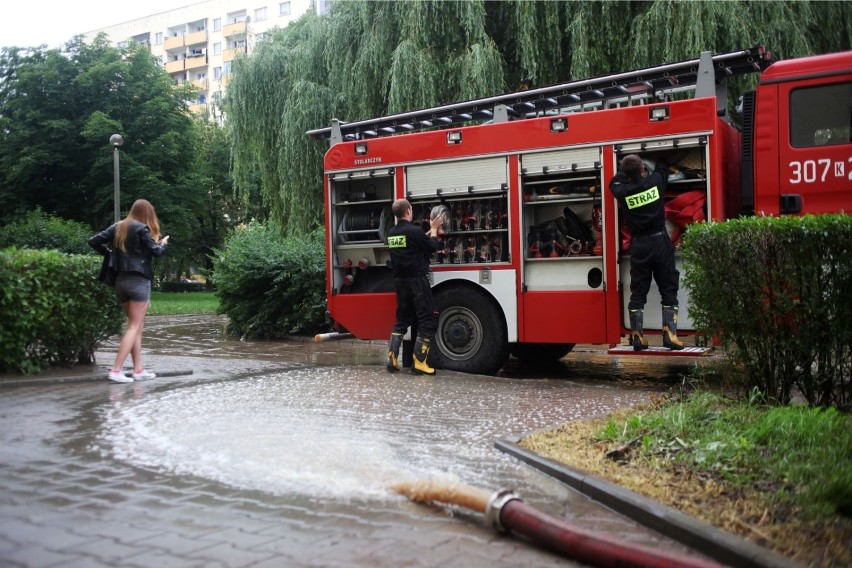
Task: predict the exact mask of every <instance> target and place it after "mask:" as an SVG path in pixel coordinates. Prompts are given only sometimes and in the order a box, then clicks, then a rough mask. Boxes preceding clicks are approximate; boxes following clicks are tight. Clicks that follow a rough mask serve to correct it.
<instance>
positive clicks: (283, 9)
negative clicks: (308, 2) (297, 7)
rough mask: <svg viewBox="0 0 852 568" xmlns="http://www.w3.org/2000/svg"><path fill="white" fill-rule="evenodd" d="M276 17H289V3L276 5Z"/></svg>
mask: <svg viewBox="0 0 852 568" xmlns="http://www.w3.org/2000/svg"><path fill="white" fill-rule="evenodd" d="M278 15H279V16H289V15H290V3H289V2H281V3H280V4H278Z"/></svg>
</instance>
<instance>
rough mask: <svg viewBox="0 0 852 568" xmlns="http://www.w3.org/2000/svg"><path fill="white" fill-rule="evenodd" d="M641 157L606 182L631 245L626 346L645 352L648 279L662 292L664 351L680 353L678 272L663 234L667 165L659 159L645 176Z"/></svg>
mask: <svg viewBox="0 0 852 568" xmlns="http://www.w3.org/2000/svg"><path fill="white" fill-rule="evenodd" d="M644 169H645V168H644V166H643V165H642V159H641V158H640V157H639V156H637V155H635V154H630V155H629V156H625V157H624V158H623V159H622V160H621V169H620V171H619V172H618V173H617V174H615V176H614V177H613V178H612V181H610V183H609V190H610V191H611V192H612V195H613V196H614V197H615V198H616V199H617V200H618V203H619V206H620V208H621V212H622V215H624V217H625V218H626V220H627V228H628V229H630V235H631V237H632V239H631V241H630V302H629V303H628V304H627V309H628V311H629V312H630V343H631V344H632V345H633V349H634V350H635V351H640V350H642V349H647V348H648V340H647V339H645V336H644V335H643V330H642V325H643V319H644V317H643V316H644V309H645V302H646V301H647V299H648V290H650V288H651V276H653V277H654V280H655V281H656V282H657V287H658V288H659V289H660V296H661V299H662V308H663V347H668V348H669V349H676V350H678V349H683V342H681V341H680V340H679V339H678V338H677V306H678V302H677V290H678V279H679V278H680V273H678V271H677V269H676V268H675V257H674V245H673V244H672V241H671V239H670V238H669V235H668V233H667V232H666V215H665V203H664V201H663V197H664V196H665V191H666V185H667V184H668V177H669V166H668V163H666V161H665V160H664V159H659V160H657V165H656V166H655V167H654V171H653V172H652V173H651V174H650V175H648V176H647V177H644V176H643V175H642V173H643V171H644Z"/></svg>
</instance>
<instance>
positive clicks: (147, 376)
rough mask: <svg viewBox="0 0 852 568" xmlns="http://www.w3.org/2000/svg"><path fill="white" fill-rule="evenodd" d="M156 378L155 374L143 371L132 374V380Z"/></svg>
mask: <svg viewBox="0 0 852 568" xmlns="http://www.w3.org/2000/svg"><path fill="white" fill-rule="evenodd" d="M156 376H157V374H156V373H152V372H151V371H146V370H145V369H142V370H141V371H139V372H138V373H133V380H135V381H144V380H146V379H153V378H154V377H156Z"/></svg>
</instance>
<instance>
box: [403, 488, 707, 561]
mask: <svg viewBox="0 0 852 568" xmlns="http://www.w3.org/2000/svg"><path fill="white" fill-rule="evenodd" d="M393 489H395V490H396V491H397V492H398V493H400V494H402V495H405V496H406V497H408V498H409V499H411V500H412V501H414V502H417V503H435V502H437V503H449V504H454V505H459V506H462V507H466V508H468V509H473V510H474V511H478V512H480V513H483V514H484V515H485V521H486V523H487V524H488V525H490V526H491V527H492V528H494V529H495V530H496V531H498V532H513V533H517V534H522V535H524V536H526V537H527V538H529V539H530V540H532V541H533V542H535V543H537V544H540V545H542V546H544V547H546V548H548V549H550V550H552V551H554V552H557V553H559V554H561V555H563V556H566V557H568V558H574V559H577V560H580V561H582V562H585V563H586V564H590V565H592V566H603V567H623V566H636V567H640V566H641V567H648V568H672V567H675V566H678V567H684V568H721V565H719V564H716V563H714V562H711V561H707V560H701V559H698V558H694V557H690V556H683V555H677V554H673V553H670V552H666V551H663V550H658V549H655V548H650V547H646V546H641V545H637V544H629V543H624V542H620V541H617V540H615V539H613V538H611V537H608V536H605V535H602V534H597V533H594V532H591V531H588V530H585V529H582V528H580V527H577V526H575V525H572V524H570V523H568V522H565V521H563V520H562V519H558V518H556V517H552V516H550V515H547V514H545V513H543V512H541V511H539V510H537V509H535V508H533V507H531V506H530V505H527V504H526V503H524V502H523V500H522V499H521V498H520V497H519V496H518V495H517V494H515V493H514V492H512V491H510V490H505V489H504V490H499V491H496V492H494V493H488V492H487V491H486V490H484V489H479V488H476V487H469V486H465V485H458V484H452V485H448V484H442V483H438V482H435V481H420V482H412V483H399V484H397V485H395V486H394V487H393Z"/></svg>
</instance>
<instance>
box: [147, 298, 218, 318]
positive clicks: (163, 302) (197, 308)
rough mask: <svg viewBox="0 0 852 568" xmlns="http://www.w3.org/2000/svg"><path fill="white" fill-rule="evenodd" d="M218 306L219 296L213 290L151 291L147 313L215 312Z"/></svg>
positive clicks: (191, 313)
mask: <svg viewBox="0 0 852 568" xmlns="http://www.w3.org/2000/svg"><path fill="white" fill-rule="evenodd" d="M218 307H219V298H218V297H217V296H216V295H215V294H214V293H213V292H151V307H150V308H149V309H148V315H152V316H183V315H198V314H215V313H216V310H217V308H218Z"/></svg>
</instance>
